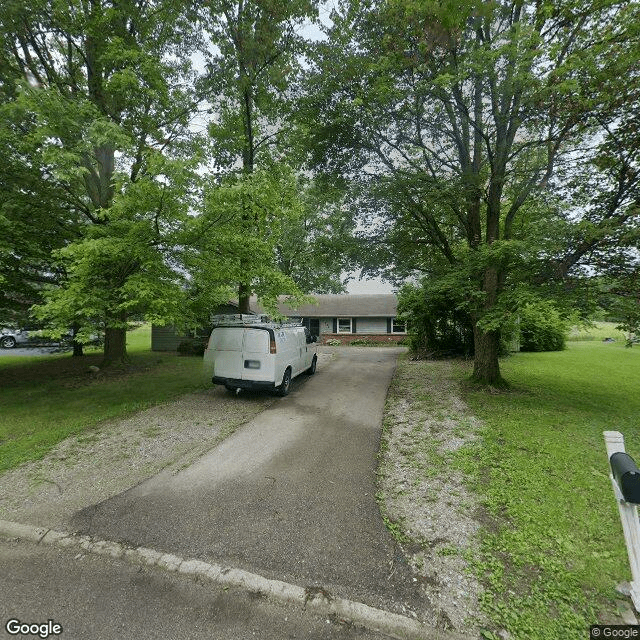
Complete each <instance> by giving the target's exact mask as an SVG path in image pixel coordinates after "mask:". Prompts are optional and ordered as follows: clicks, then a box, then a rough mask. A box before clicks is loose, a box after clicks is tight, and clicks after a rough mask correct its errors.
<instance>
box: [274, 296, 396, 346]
mask: <svg viewBox="0 0 640 640" xmlns="http://www.w3.org/2000/svg"><path fill="white" fill-rule="evenodd" d="M314 298H315V299H316V301H317V304H308V305H303V306H301V307H298V308H295V309H293V308H290V307H289V306H287V305H286V304H280V305H279V310H280V313H282V314H283V315H286V316H289V317H290V318H296V319H300V320H301V321H302V323H303V324H304V325H305V326H306V327H308V329H309V331H310V332H311V333H312V334H314V335H317V336H318V337H319V340H318V342H320V343H322V344H326V343H327V341H328V340H340V342H342V343H343V344H350V343H351V342H353V341H354V340H362V339H367V340H369V341H371V342H399V341H400V340H402V339H403V338H404V337H405V336H406V330H405V325H404V323H402V322H400V321H398V319H397V318H396V315H397V309H398V298H397V296H396V295H395V294H393V293H384V294H370V295H365V294H325V295H315V296H314Z"/></svg>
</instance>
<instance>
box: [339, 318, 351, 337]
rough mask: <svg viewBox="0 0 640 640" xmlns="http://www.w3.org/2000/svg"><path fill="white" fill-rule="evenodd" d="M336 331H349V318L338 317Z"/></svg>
mask: <svg viewBox="0 0 640 640" xmlns="http://www.w3.org/2000/svg"><path fill="white" fill-rule="evenodd" d="M338 333H351V318H338Z"/></svg>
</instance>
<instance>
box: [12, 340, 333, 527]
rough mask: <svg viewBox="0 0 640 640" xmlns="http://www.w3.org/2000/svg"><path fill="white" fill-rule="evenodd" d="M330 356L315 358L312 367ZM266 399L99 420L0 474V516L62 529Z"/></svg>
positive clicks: (181, 461) (195, 403) (182, 404)
mask: <svg viewBox="0 0 640 640" xmlns="http://www.w3.org/2000/svg"><path fill="white" fill-rule="evenodd" d="M331 357H332V356H331V355H330V354H322V353H319V354H318V364H319V366H322V364H323V363H324V362H326V361H328V360H329V359H330V358H331ZM274 402H277V398H276V397H275V396H272V395H270V394H268V393H264V392H250V391H243V392H241V393H240V394H239V395H235V394H231V393H229V392H228V391H226V390H225V389H224V388H222V387H219V386H216V387H212V388H211V389H208V390H207V391H203V392H198V393H192V394H188V395H185V396H182V397H181V398H179V399H178V400H175V401H172V402H168V403H166V404H162V405H157V406H154V407H152V408H150V409H147V410H145V411H141V412H139V413H136V414H134V415H132V416H129V417H127V418H124V419H117V420H110V421H105V422H103V423H101V424H100V425H98V426H97V427H95V428H93V429H90V430H88V431H85V432H83V433H82V434H80V435H77V436H72V437H70V438H67V439H66V440H63V441H62V442H60V443H59V444H58V445H57V446H56V447H55V448H54V449H52V450H51V452H50V453H48V454H47V455H46V456H45V457H44V458H43V459H42V460H36V461H33V462H28V463H25V464H23V465H21V466H19V467H17V468H15V469H10V470H8V471H6V472H4V473H3V474H2V475H0V519H5V520H15V521H17V522H23V523H28V524H33V525H36V526H46V527H53V528H55V527H64V526H65V525H67V523H68V522H69V519H70V518H71V516H72V515H73V514H74V513H75V512H76V511H78V510H80V509H84V508H85V507H88V506H91V505H94V504H97V503H100V502H102V501H104V500H107V499H109V498H111V497H113V496H115V495H117V494H119V493H121V492H123V491H126V490H127V489H129V488H131V487H133V486H135V485H137V484H140V483H141V482H143V481H144V480H146V479H148V478H150V477H151V476H153V475H155V474H156V473H158V472H160V471H162V470H165V472H169V473H171V472H174V473H176V472H178V471H179V470H180V469H183V468H185V467H186V466H188V465H189V464H191V463H192V462H194V461H195V460H197V459H198V458H200V457H201V456H203V455H204V454H205V453H206V452H207V451H209V450H211V449H212V448H213V447H215V446H216V445H217V444H218V443H219V442H221V441H222V440H223V439H225V438H226V437H228V436H229V435H231V434H232V433H233V432H234V431H235V430H236V429H237V428H238V427H239V426H240V425H242V424H244V423H246V422H248V421H249V420H250V419H251V418H253V417H254V416H255V415H256V414H258V413H260V412H262V411H264V410H265V409H266V408H267V407H269V406H271V405H272V404H273V403H274Z"/></svg>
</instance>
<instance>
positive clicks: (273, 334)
mask: <svg viewBox="0 0 640 640" xmlns="http://www.w3.org/2000/svg"><path fill="white" fill-rule="evenodd" d="M221 318H222V319H221V320H219V321H217V322H216V323H215V324H216V325H217V326H215V327H214V329H213V331H212V332H211V337H210V338H209V344H208V345H207V349H206V351H205V353H204V366H205V371H206V373H207V376H210V379H211V381H212V382H213V384H221V385H224V386H225V387H226V388H227V389H228V390H230V391H236V390H238V389H267V390H270V391H275V392H276V393H277V394H278V395H280V396H286V395H287V394H288V393H289V387H290V386H291V380H292V379H293V378H295V377H296V376H297V375H300V374H301V373H304V372H306V373H308V374H313V373H315V371H316V365H317V362H318V356H317V354H316V345H315V344H314V343H315V342H316V340H317V338H316V336H312V335H311V334H310V333H309V330H308V329H306V328H305V327H303V326H302V325H301V324H299V323H276V322H265V321H263V320H262V319H261V318H260V317H259V316H251V315H249V314H243V315H236V316H221Z"/></svg>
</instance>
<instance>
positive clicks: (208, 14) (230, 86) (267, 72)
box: [202, 0, 317, 312]
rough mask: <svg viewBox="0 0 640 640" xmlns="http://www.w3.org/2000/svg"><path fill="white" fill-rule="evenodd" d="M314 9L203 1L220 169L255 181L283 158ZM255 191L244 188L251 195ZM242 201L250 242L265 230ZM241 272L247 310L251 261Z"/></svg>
mask: <svg viewBox="0 0 640 640" xmlns="http://www.w3.org/2000/svg"><path fill="white" fill-rule="evenodd" d="M315 15H317V0H214V1H212V2H208V3H206V5H204V6H203V10H202V24H203V27H204V31H205V37H206V38H207V40H208V41H207V43H206V44H207V45H208V46H207V48H206V51H205V57H206V65H207V74H206V78H205V81H204V83H203V86H204V87H205V90H206V96H207V99H208V101H209V103H210V113H211V116H212V121H211V123H210V124H209V133H210V136H211V140H212V145H213V161H214V163H215V165H216V167H215V169H216V170H217V171H220V172H223V173H226V174H233V175H234V176H235V179H236V181H238V182H241V181H243V180H248V181H251V174H252V173H253V172H254V171H256V170H257V169H268V168H269V167H270V166H273V163H274V162H276V161H278V160H283V159H284V155H285V154H284V153H283V148H286V145H284V144H283V142H284V137H285V136H286V134H287V133H288V132H289V130H290V127H291V125H290V122H289V118H288V114H289V112H290V104H289V103H290V99H291V92H290V88H291V85H292V83H293V82H294V80H295V79H296V76H297V73H298V70H299V66H300V59H299V56H300V55H301V53H302V51H303V48H304V40H303V38H302V37H301V36H300V35H299V30H300V29H301V27H302V25H303V24H304V23H305V22H306V21H307V20H309V19H311V18H313V17H314V16H315ZM251 192H252V191H251V189H250V188H248V189H245V190H244V193H245V196H246V198H249V197H250V194H251ZM240 208H241V211H242V215H241V216H240V219H239V220H238V224H239V226H240V228H241V229H242V232H243V233H244V234H245V236H246V237H247V240H248V243H247V246H250V245H251V236H254V237H256V238H259V237H261V236H262V235H264V232H265V230H264V229H261V228H260V225H259V222H260V218H257V219H256V218H252V214H251V211H252V210H254V206H253V205H252V203H251V202H249V200H248V199H245V201H244V202H243V203H241V204H240ZM238 276H239V285H238V300H239V307H240V310H241V311H242V312H247V311H249V297H250V296H251V294H252V293H253V291H254V289H255V285H256V281H255V278H254V277H253V276H252V272H251V268H250V265H249V263H248V262H247V263H246V264H245V263H243V264H241V265H240V269H239V272H238ZM283 293H285V291H283Z"/></svg>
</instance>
